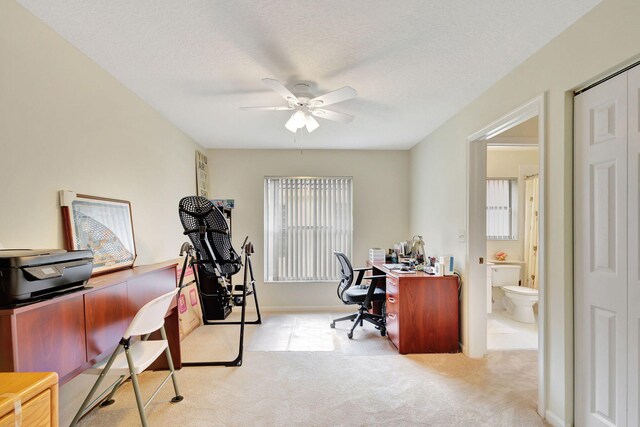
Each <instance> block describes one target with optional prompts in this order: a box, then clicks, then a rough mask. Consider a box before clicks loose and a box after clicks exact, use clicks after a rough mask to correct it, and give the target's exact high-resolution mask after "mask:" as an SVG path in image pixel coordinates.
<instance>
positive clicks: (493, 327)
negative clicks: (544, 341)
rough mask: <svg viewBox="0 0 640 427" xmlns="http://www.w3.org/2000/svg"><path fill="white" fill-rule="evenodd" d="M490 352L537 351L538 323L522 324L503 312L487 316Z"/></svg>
mask: <svg viewBox="0 0 640 427" xmlns="http://www.w3.org/2000/svg"><path fill="white" fill-rule="evenodd" d="M487 349H488V350H537V349H538V325H537V323H532V324H528V323H521V322H518V321H515V320H513V319H511V318H510V317H508V316H507V315H505V314H504V313H503V312H496V311H494V312H493V313H489V314H488V315H487Z"/></svg>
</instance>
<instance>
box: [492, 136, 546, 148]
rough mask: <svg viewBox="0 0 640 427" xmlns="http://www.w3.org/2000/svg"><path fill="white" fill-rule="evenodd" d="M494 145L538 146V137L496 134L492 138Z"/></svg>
mask: <svg viewBox="0 0 640 427" xmlns="http://www.w3.org/2000/svg"><path fill="white" fill-rule="evenodd" d="M491 146H492V147H502V146H506V147H511V148H513V147H530V148H536V147H537V146H538V138H536V137H530V136H494V137H493V138H491Z"/></svg>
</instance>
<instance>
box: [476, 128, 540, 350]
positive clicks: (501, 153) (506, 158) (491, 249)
mask: <svg viewBox="0 0 640 427" xmlns="http://www.w3.org/2000/svg"><path fill="white" fill-rule="evenodd" d="M538 169H539V150H538V117H537V116H535V117H532V118H530V119H529V120H526V121H524V122H522V123H520V124H519V125H517V126H514V127H512V128H511V129H508V130H506V131H504V132H503V133H501V134H499V135H497V136H494V137H492V138H490V139H488V140H487V169H486V171H487V187H486V189H487V191H486V200H487V203H486V205H487V208H486V217H487V227H486V229H487V232H486V242H487V252H486V264H487V351H492V350H494V351H495V350H537V349H538V327H537V322H536V317H537V314H538V313H537V311H538V297H539V295H538V283H537V281H536V278H537V277H538V262H537V255H538V235H537V234H538V214H539V194H538V187H539V185H538V184H539V176H538V171H539V170H538Z"/></svg>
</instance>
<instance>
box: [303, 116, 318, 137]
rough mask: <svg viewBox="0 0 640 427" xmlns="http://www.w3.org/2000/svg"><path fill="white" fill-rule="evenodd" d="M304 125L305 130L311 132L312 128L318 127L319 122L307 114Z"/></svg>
mask: <svg viewBox="0 0 640 427" xmlns="http://www.w3.org/2000/svg"><path fill="white" fill-rule="evenodd" d="M305 126H306V127H307V132H309V133H311V132H313V131H314V130H316V129H318V127H319V126H320V124H318V121H317V120H316V119H314V118H313V116H312V115H310V114H309V115H307V119H306V123H305Z"/></svg>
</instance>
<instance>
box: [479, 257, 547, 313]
mask: <svg viewBox="0 0 640 427" xmlns="http://www.w3.org/2000/svg"><path fill="white" fill-rule="evenodd" d="M489 268H490V269H491V286H492V287H494V288H495V287H499V288H500V289H501V290H502V291H503V292H504V297H503V298H502V306H503V307H504V309H505V311H506V313H507V314H508V315H510V316H511V317H512V318H513V319H514V320H517V321H518V322H522V323H535V321H536V316H535V314H534V312H533V305H534V304H535V303H537V302H538V290H537V289H532V288H527V287H525V286H519V283H520V266H519V265H515V264H493V265H491V266H489Z"/></svg>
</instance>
